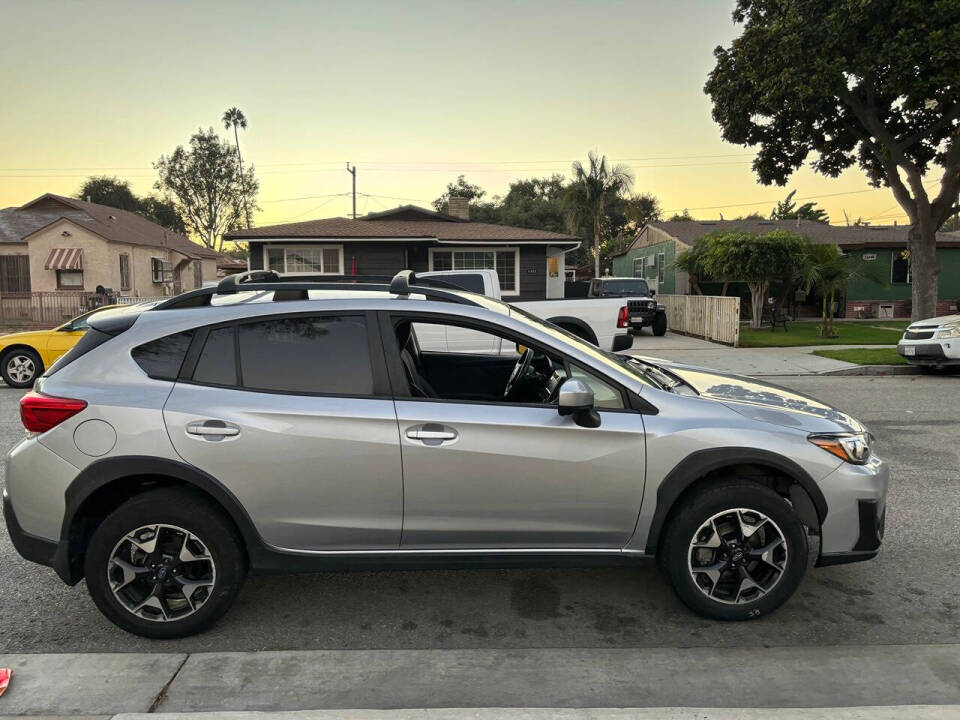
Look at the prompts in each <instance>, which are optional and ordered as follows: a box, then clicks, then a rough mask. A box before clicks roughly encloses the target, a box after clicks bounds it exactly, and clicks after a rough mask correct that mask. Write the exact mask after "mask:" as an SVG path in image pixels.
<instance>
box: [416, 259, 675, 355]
mask: <svg viewBox="0 0 960 720" xmlns="http://www.w3.org/2000/svg"><path fill="white" fill-rule="evenodd" d="M417 276H418V277H435V278H437V279H440V280H445V281H447V282H449V283H452V284H455V285H458V286H460V287H462V288H463V289H464V290H469V291H470V292H475V293H482V294H484V295H486V296H487V297H492V298H495V299H497V300H500V299H501V297H500V278H499V277H498V276H497V272H496V270H440V271H434V272H423V273H417ZM631 303H633V304H638V303H645V304H646V303H649V304H651V307H650V308H646V307H644V308H643V311H644V312H648V311H654V312H656V310H657V304H656V302H655V301H652V300H650V298H649V297H643V298H641V297H637V298H633V297H631V298H626V297H602V296H601V297H596V296H594V297H585V298H571V299H557V300H519V301H516V302H511V303H510V305H512V306H514V307H518V308H521V309H522V310H526V311H527V312H528V313H531V314H533V315H536V316H537V317H540V318H543V319H544V320H548V321H550V322H552V323H553V324H554V325H557V326H559V327H561V328H563V329H564V330H566V331H568V332H571V333H573V334H574V335H576V336H578V337H581V338H583V339H584V340H587V341H589V342H592V343H593V344H594V345H597V346H598V347H601V348H603V349H604V350H614V351H616V350H625V349H627V348H629V347H630V345H631V342H632V340H631V338H630V336H629V335H628V334H626V333H627V331H628V329H629V328H630V326H631V315H639V312H640V311H639V309H638V308H630V309H628V306H629V305H630V304H631ZM665 329H666V328H664V330H665ZM463 332H467V331H463ZM460 340H463V341H464V342H466V343H467V344H468V345H470V346H472V345H473V344H474V342H475V340H473V339H468V338H466V336H465V337H463V338H459V337H458V338H456V339H455V338H447V342H448V343H449V345H450V346H451V349H452V347H453V346H454V345H457V346H459V345H461V342H459V341H460ZM464 349H466V346H464Z"/></svg>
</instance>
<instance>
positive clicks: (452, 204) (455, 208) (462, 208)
mask: <svg viewBox="0 0 960 720" xmlns="http://www.w3.org/2000/svg"><path fill="white" fill-rule="evenodd" d="M447 214H448V215H453V217H455V218H460V219H461V220H469V219H470V201H469V200H468V199H467V198H465V197H457V196H454V195H451V196H450V200H449V201H448V203H447Z"/></svg>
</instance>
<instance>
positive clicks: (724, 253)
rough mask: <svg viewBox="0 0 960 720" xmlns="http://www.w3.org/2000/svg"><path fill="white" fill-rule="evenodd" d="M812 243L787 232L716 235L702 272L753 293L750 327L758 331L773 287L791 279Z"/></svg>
mask: <svg viewBox="0 0 960 720" xmlns="http://www.w3.org/2000/svg"><path fill="white" fill-rule="evenodd" d="M809 245H810V241H809V240H807V238H805V237H803V236H801V235H797V234H796V233H792V232H788V231H786V230H773V231H771V232H768V233H764V234H762V235H757V234H755V233H751V232H745V231H741V230H733V231H726V232H718V233H714V234H712V235H711V236H710V240H709V244H708V245H707V248H706V251H705V253H704V256H703V259H702V267H703V270H704V271H705V272H706V274H708V275H709V276H711V277H714V278H718V279H721V280H724V281H727V282H733V281H741V282H745V283H746V284H747V287H748V288H749V289H750V311H751V322H750V327H752V328H759V327H760V324H761V319H762V318H763V308H764V303H765V302H766V299H767V296H768V295H769V294H770V286H771V285H772V284H773V283H774V282H782V281H783V280H784V279H785V278H790V277H792V276H793V275H794V273H795V272H796V268H798V267H800V266H801V265H802V263H803V262H804V258H805V257H806V252H807V248H808V247H809Z"/></svg>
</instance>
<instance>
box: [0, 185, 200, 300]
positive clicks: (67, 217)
mask: <svg viewBox="0 0 960 720" xmlns="http://www.w3.org/2000/svg"><path fill="white" fill-rule="evenodd" d="M216 277H217V253H215V252H214V251H212V250H208V249H207V248H205V247H202V246H201V245H197V244H196V243H194V242H191V241H190V240H188V239H187V238H185V237H183V236H182V235H178V234H177V233H175V232H172V231H170V230H167V229H166V228H163V227H161V226H160V225H157V224H156V223H154V222H151V221H150V220H147V219H146V218H144V217H142V216H140V215H137V214H136V213H132V212H128V211H126V210H119V209H117V208H112V207H108V206H106V205H98V204H97V203H89V202H84V201H83V200H77V199H75V198H69V197H63V196H61V195H53V194H51V193H47V194H46V195H41V196H40V197H38V198H37V199H35V200H32V201H31V202H28V203H27V204H25V205H22V206H20V207H12V208H6V209H5V210H0V294H4V295H9V294H15V293H27V292H46V291H49V292H57V291H87V292H93V291H95V290H96V289H97V288H98V287H103V288H111V289H113V290H114V291H117V292H118V293H120V294H122V295H127V296H130V297H159V296H163V295H172V294H175V293H178V292H182V291H184V290H191V289H193V288H197V287H200V286H201V285H202V284H203V282H204V281H207V280H214V279H216Z"/></svg>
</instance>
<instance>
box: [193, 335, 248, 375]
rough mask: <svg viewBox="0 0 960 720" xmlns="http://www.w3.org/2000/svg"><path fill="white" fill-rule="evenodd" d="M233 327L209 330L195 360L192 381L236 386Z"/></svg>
mask: <svg viewBox="0 0 960 720" xmlns="http://www.w3.org/2000/svg"><path fill="white" fill-rule="evenodd" d="M233 337H234V332H233V327H225V328H218V329H216V330H211V331H210V333H209V334H208V335H207V341H206V342H205V343H204V344H203V350H202V351H201V352H200V357H199V358H198V359H197V367H196V368H195V369H194V371H193V379H194V381H195V382H199V383H210V384H212V385H236V384H237V355H236V352H235V351H234V342H233Z"/></svg>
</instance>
